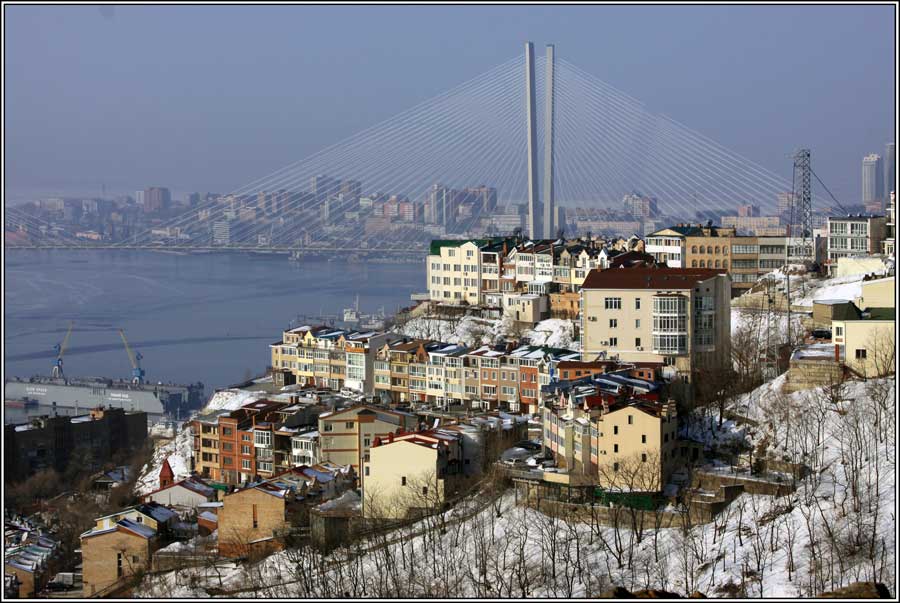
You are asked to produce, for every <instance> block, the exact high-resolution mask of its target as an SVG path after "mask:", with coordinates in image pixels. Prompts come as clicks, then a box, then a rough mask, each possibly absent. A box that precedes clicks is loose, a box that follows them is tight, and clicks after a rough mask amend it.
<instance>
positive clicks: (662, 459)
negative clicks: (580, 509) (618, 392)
mask: <svg viewBox="0 0 900 603" xmlns="http://www.w3.org/2000/svg"><path fill="white" fill-rule="evenodd" d="M596 426H597V431H598V438H597V452H598V462H597V470H598V482H599V484H600V486H601V487H603V488H607V489H623V490H627V491H635V492H659V491H660V490H662V488H663V486H664V485H665V484H666V482H667V481H668V478H669V476H670V475H671V473H672V470H673V469H674V465H675V448H676V442H677V439H678V420H677V413H676V411H675V403H674V402H672V401H669V402H667V403H665V404H653V403H648V402H632V403H625V404H617V405H613V406H609V407H604V409H603V412H602V413H601V414H600V416H599V417H598V421H597V423H596Z"/></svg>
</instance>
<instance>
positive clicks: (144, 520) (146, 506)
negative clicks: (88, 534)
mask: <svg viewBox="0 0 900 603" xmlns="http://www.w3.org/2000/svg"><path fill="white" fill-rule="evenodd" d="M122 520H126V521H130V522H132V523H135V524H137V525H143V526H147V527H149V528H150V529H152V530H153V531H154V532H158V533H169V532H171V530H172V528H173V527H174V525H175V524H176V523H177V522H178V514H177V513H175V511H173V510H172V509H169V508H167V507H164V506H163V505H161V504H159V503H157V502H154V501H150V502H145V503H141V504H139V505H135V506H133V507H128V508H127V509H122V510H121V511H116V512H115V513H110V514H109V515H104V516H103V517H98V518H97V519H95V520H94V522H95V526H94V530H99V531H102V530H109V529H112V528H113V527H114V526H115V525H116V524H117V523H118V522H120V521H122Z"/></svg>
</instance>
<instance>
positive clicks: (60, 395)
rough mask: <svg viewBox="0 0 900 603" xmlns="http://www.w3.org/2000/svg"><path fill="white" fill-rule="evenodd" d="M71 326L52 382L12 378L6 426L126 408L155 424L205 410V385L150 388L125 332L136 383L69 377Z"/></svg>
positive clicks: (5, 402)
mask: <svg viewBox="0 0 900 603" xmlns="http://www.w3.org/2000/svg"><path fill="white" fill-rule="evenodd" d="M72 326H73V325H72V323H70V324H69V329H68V331H67V332H66V336H65V338H64V339H63V341H62V343H59V344H57V345H56V346H55V348H54V349H55V351H56V360H55V362H54V364H53V367H52V370H51V372H50V376H49V377H45V376H35V377H31V378H28V379H21V378H18V377H13V378H8V379H6V381H5V383H4V387H3V389H4V391H3V406H4V423H22V422H27V421H28V420H29V419H31V418H32V417H40V416H44V415H50V416H76V415H81V414H86V413H87V412H88V411H89V410H90V409H92V408H96V407H98V406H103V407H105V408H122V409H124V410H128V411H143V412H145V413H147V421H148V423H150V424H154V423H157V422H159V421H161V420H163V419H167V420H168V419H176V420H177V419H183V418H185V417H187V416H188V415H190V411H191V410H194V409H197V408H200V407H201V406H202V405H203V395H204V389H205V388H204V386H203V383H199V382H198V383H192V384H189V385H178V384H172V383H166V384H164V383H161V382H158V383H156V384H153V383H147V382H146V381H145V379H144V375H145V373H144V369H143V368H141V359H142V358H143V356H142V355H141V353H140V352H137V353H135V352H134V351H133V350H132V349H131V346H130V345H128V340H127V339H126V337H125V332H124V331H123V330H122V329H119V335H120V336H121V338H122V342H123V343H124V344H125V351H126V352H127V353H128V358H129V360H130V361H131V366H132V371H131V379H130V380H124V379H108V378H104V377H74V378H71V377H67V376H66V375H65V373H64V372H63V355H64V354H65V352H66V348H67V347H68V342H69V337H70V336H71V334H72Z"/></svg>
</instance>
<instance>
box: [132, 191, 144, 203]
mask: <svg viewBox="0 0 900 603" xmlns="http://www.w3.org/2000/svg"><path fill="white" fill-rule="evenodd" d="M134 202H135V203H137V204H138V205H143V204H144V191H135V192H134Z"/></svg>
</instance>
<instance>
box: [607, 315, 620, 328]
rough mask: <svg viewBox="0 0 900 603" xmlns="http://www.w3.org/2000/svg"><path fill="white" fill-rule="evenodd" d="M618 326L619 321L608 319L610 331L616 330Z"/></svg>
mask: <svg viewBox="0 0 900 603" xmlns="http://www.w3.org/2000/svg"><path fill="white" fill-rule="evenodd" d="M618 326H619V321H618V319H616V318H610V319H609V328H610V329H615V328H618Z"/></svg>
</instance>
